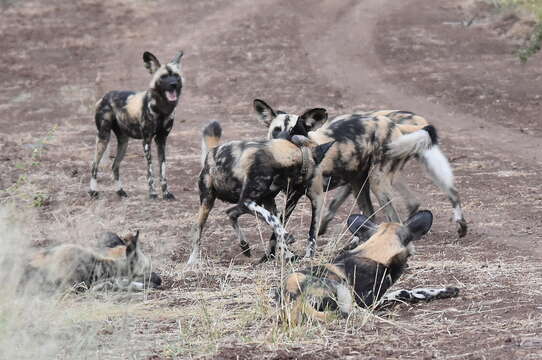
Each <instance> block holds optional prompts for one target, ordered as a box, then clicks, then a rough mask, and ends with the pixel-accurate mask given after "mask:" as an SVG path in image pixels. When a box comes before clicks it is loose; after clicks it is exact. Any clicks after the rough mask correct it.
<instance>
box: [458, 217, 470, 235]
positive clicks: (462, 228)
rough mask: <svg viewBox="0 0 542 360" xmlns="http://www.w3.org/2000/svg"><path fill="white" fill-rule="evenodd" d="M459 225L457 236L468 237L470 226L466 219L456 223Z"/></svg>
mask: <svg viewBox="0 0 542 360" xmlns="http://www.w3.org/2000/svg"><path fill="white" fill-rule="evenodd" d="M456 224H457V235H459V237H460V238H462V237H464V236H465V235H467V230H468V225H467V221H465V219H460V220H457V221H456Z"/></svg>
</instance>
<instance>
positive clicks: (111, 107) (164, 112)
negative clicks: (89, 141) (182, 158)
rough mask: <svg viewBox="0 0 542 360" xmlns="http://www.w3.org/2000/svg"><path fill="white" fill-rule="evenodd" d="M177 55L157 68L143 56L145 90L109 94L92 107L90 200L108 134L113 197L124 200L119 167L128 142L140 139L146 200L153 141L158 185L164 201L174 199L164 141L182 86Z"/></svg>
mask: <svg viewBox="0 0 542 360" xmlns="http://www.w3.org/2000/svg"><path fill="white" fill-rule="evenodd" d="M182 56H183V52H182V51H180V52H178V53H177V55H175V57H174V58H173V60H171V62H169V63H167V64H165V65H161V64H160V62H159V61H158V59H157V58H156V56H154V55H153V54H151V53H150V52H145V53H143V61H144V63H145V67H146V68H147V69H148V70H149V72H150V73H151V74H152V79H151V82H150V84H149V88H148V89H147V90H145V91H140V92H133V91H111V92H108V93H107V94H105V96H104V97H103V98H101V99H100V100H99V101H98V103H97V104H96V116H95V119H96V127H97V129H98V133H97V135H96V153H95V155H94V161H93V162H92V172H91V178H90V191H89V194H90V196H91V197H97V196H98V191H97V190H96V183H97V180H96V178H97V176H98V166H99V164H100V160H101V159H102V156H103V154H104V152H105V150H106V149H107V145H108V143H109V138H110V136H111V131H113V132H114V133H115V136H116V137H117V155H116V156H115V161H114V162H113V167H112V168H113V177H114V179H115V181H116V187H117V194H118V195H119V196H120V197H125V196H127V194H126V192H125V191H124V189H123V188H122V183H121V181H120V175H119V167H120V163H121V161H122V159H123V158H124V155H125V154H126V149H127V147H128V140H129V139H130V138H134V139H143V152H144V154H145V158H146V160H147V182H148V185H149V196H150V198H156V197H157V194H156V191H155V189H154V175H153V171H152V160H151V142H152V140H153V138H154V141H155V142H156V146H157V150H158V162H159V164H160V185H161V187H162V197H163V198H164V199H168V200H170V199H174V198H175V197H174V196H173V194H172V193H170V192H169V191H168V187H167V180H166V140H167V136H168V135H169V132H170V131H171V128H172V127H173V120H174V116H175V107H176V106H177V103H178V102H179V96H180V94H181V89H182V86H183V78H182V74H181V65H180V62H181V57H182Z"/></svg>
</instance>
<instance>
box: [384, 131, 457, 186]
mask: <svg viewBox="0 0 542 360" xmlns="http://www.w3.org/2000/svg"><path fill="white" fill-rule="evenodd" d="M386 155H388V156H391V157H394V158H406V157H409V156H413V155H417V156H419V158H420V160H421V161H422V163H423V164H424V165H425V168H426V169H427V172H428V173H429V175H430V176H431V178H432V179H433V182H434V183H435V184H437V185H438V187H440V188H441V189H442V190H443V191H445V192H446V193H447V194H448V196H451V195H450V191H455V187H454V174H453V171H452V167H451V166H450V163H449V162H448V159H446V156H444V154H443V153H442V151H441V150H440V147H439V146H438V135H437V130H436V129H435V127H434V126H433V125H427V126H425V127H423V128H422V129H421V130H417V131H414V132H411V133H409V134H405V135H403V136H401V137H400V138H398V139H397V140H395V141H393V142H392V143H391V144H389V145H388V151H387V152H386ZM452 189H454V190H452Z"/></svg>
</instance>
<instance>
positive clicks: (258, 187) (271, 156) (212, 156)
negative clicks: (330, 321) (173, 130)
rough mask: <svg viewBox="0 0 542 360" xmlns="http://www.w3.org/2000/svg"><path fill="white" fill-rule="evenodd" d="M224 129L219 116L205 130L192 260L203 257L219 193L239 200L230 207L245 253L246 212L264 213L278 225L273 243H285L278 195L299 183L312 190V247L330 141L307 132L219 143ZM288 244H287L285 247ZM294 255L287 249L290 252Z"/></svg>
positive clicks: (301, 187) (297, 187)
mask: <svg viewBox="0 0 542 360" xmlns="http://www.w3.org/2000/svg"><path fill="white" fill-rule="evenodd" d="M221 134H222V129H221V127H220V124H219V123H218V122H216V121H215V122H212V123H210V124H209V125H208V126H207V127H206V128H205V129H204V130H203V141H202V159H203V161H202V170H201V173H200V175H199V182H198V185H199V193H200V208H199V212H198V217H197V221H196V223H195V224H194V229H193V242H192V253H191V255H190V259H189V260H188V264H196V263H197V262H198V261H199V253H200V241H201V233H202V230H203V227H204V225H205V222H206V221H207V217H208V215H209V212H210V211H211V209H212V208H213V205H214V202H215V199H216V198H218V199H220V200H222V201H226V202H229V203H233V204H236V205H235V206H233V207H231V208H229V209H228V210H227V214H228V216H229V218H230V220H231V224H232V226H233V228H234V230H235V232H236V234H237V237H238V239H239V243H240V245H241V248H242V250H243V253H244V254H245V255H247V256H250V247H249V245H248V243H247V242H246V240H245V237H244V235H243V232H242V231H241V229H240V227H239V224H238V218H239V217H240V216H241V215H243V214H247V213H252V214H254V215H257V216H260V217H261V218H262V219H263V220H264V221H265V222H267V223H268V224H269V225H270V226H272V227H273V233H274V235H273V238H272V240H271V244H270V248H272V249H273V251H274V248H275V245H276V241H277V238H278V241H279V246H280V247H281V248H285V247H286V244H285V242H292V241H293V237H292V236H291V235H289V234H288V233H287V232H286V231H285V230H284V228H283V227H282V225H281V222H280V220H279V219H278V218H277V217H276V215H275V214H276V204H275V197H276V195H277V194H278V193H279V192H280V191H281V190H287V189H295V190H296V191H299V192H303V193H305V192H306V193H307V196H308V197H309V198H310V199H311V203H312V219H311V225H310V230H309V244H308V246H307V252H311V251H312V249H314V242H315V237H316V228H317V224H318V215H319V213H320V209H321V206H322V200H323V199H322V189H323V184H322V176H321V174H320V173H319V172H318V168H317V166H316V165H317V163H318V162H319V161H321V159H322V158H323V156H324V154H325V152H326V151H327V150H328V149H329V147H330V145H331V144H323V145H320V146H317V145H315V144H314V143H312V142H309V143H308V144H306V143H303V141H308V139H306V138H299V137H295V138H294V139H292V141H294V142H297V144H296V143H294V142H292V141H289V140H286V139H274V140H265V141H231V142H228V143H225V144H223V145H219V141H220V137H221ZM286 250H287V249H286ZM291 256H293V255H292V254H291V253H289V252H287V257H291Z"/></svg>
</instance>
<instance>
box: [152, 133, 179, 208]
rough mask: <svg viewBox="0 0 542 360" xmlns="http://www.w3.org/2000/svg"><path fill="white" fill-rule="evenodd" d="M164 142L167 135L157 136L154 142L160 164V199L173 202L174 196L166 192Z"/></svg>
mask: <svg viewBox="0 0 542 360" xmlns="http://www.w3.org/2000/svg"><path fill="white" fill-rule="evenodd" d="M166 140H167V135H163V134H161V135H157V136H156V138H155V139H154V141H155V142H156V148H157V152H158V164H160V186H161V188H162V198H163V199H165V200H175V196H173V194H172V193H170V192H169V191H168V188H167V179H166Z"/></svg>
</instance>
